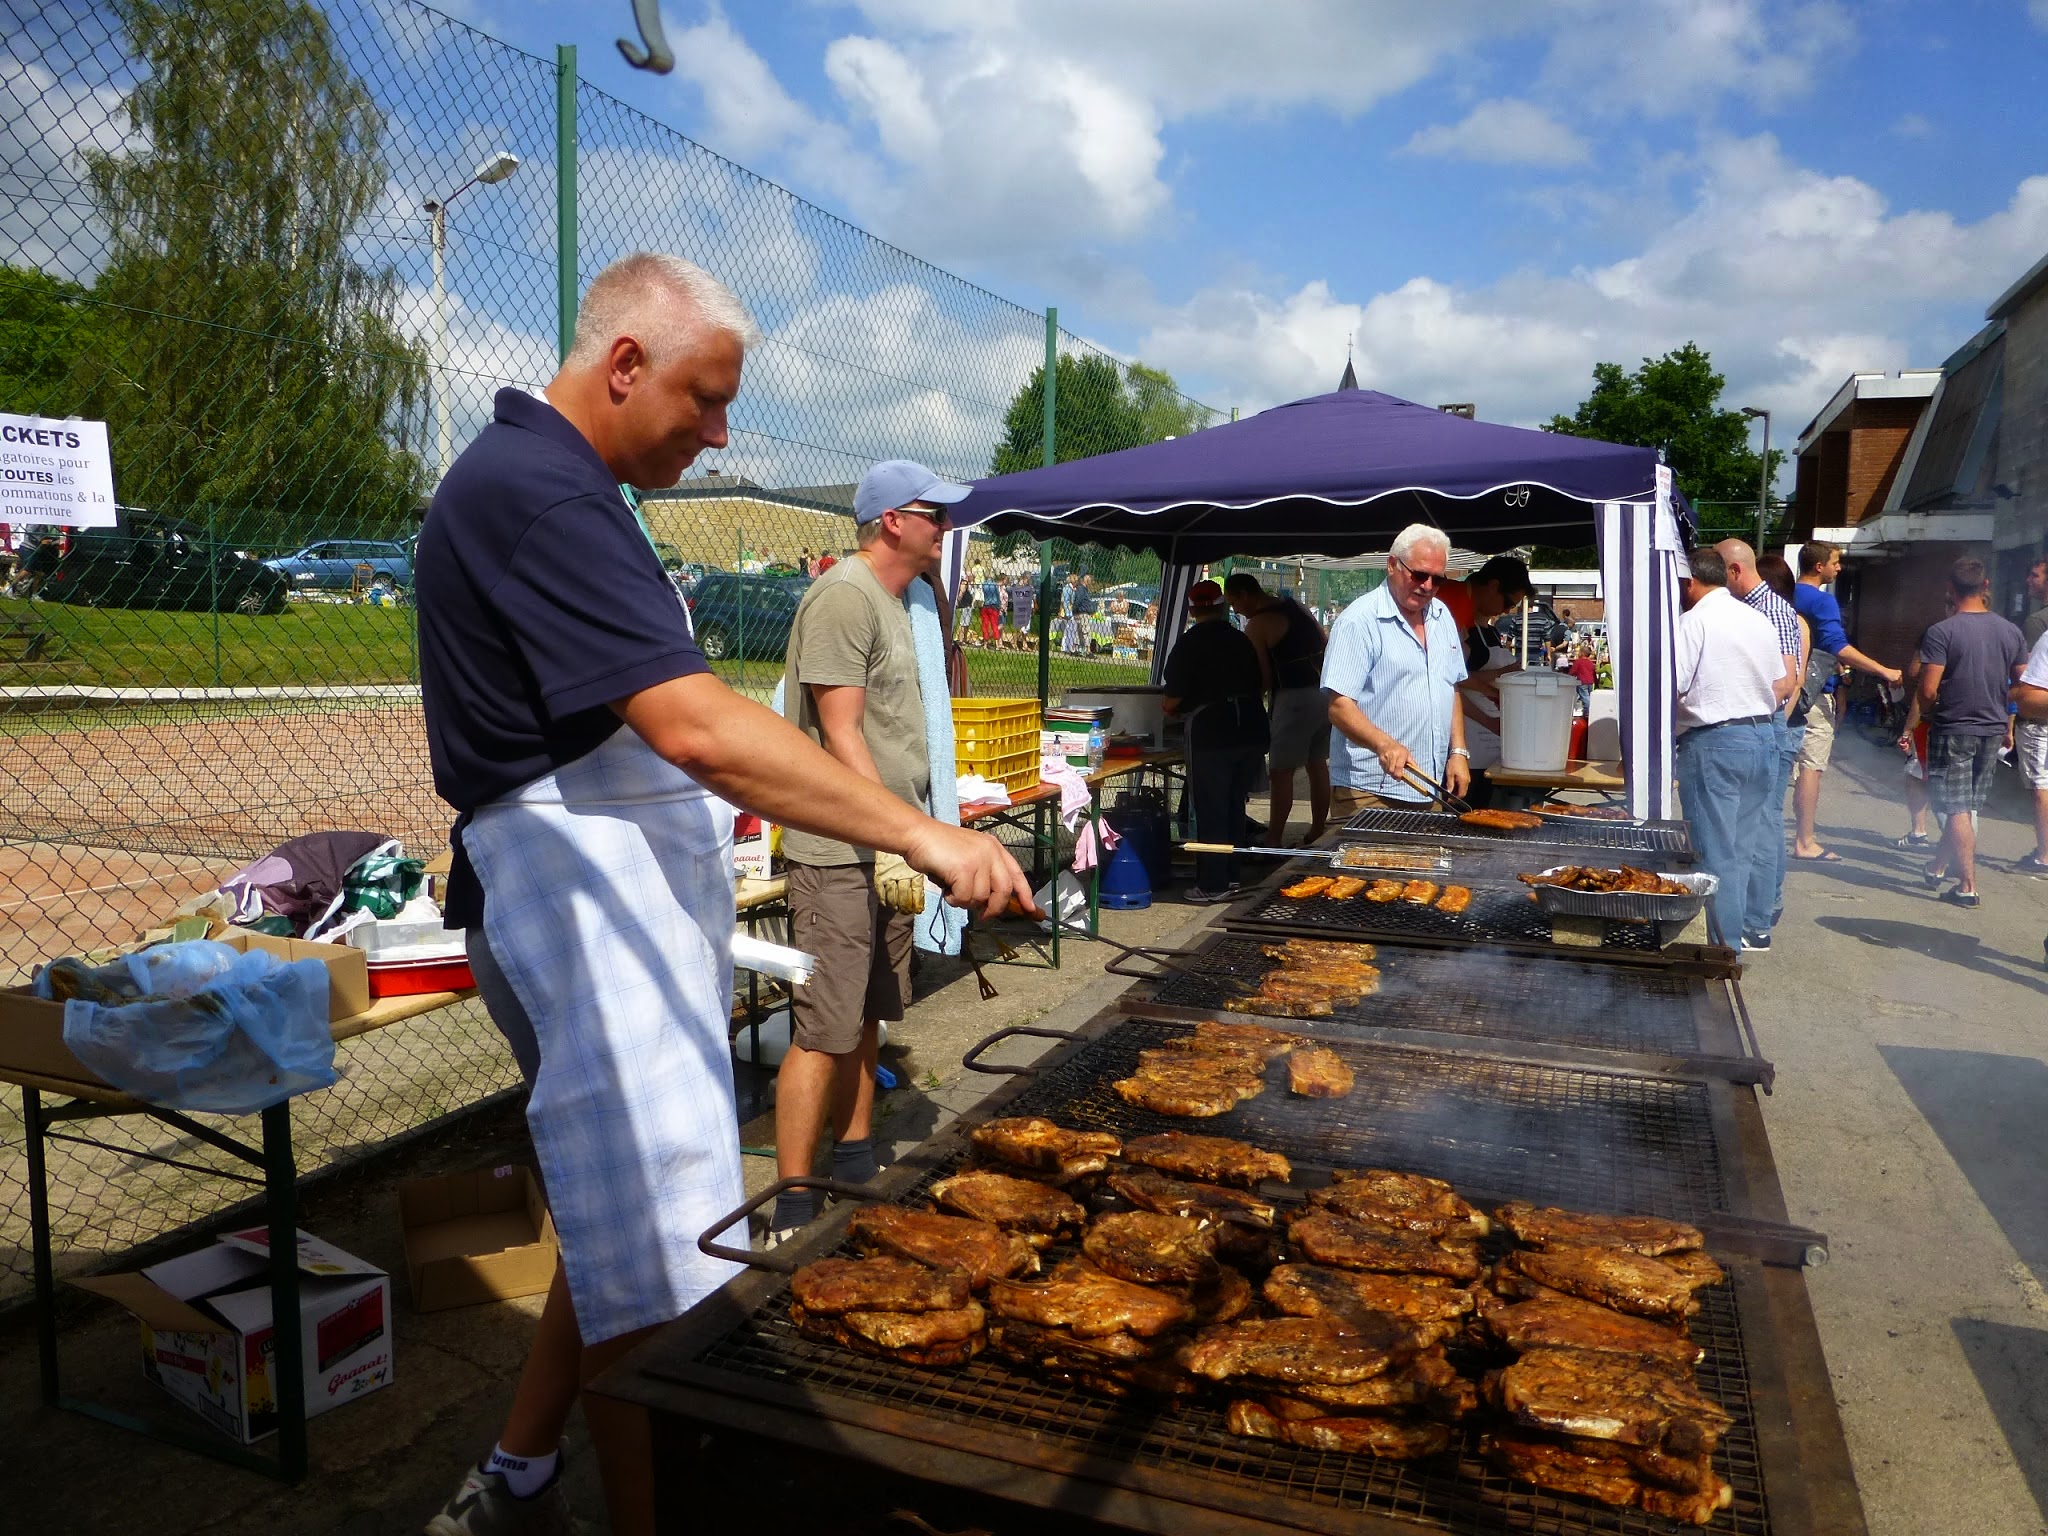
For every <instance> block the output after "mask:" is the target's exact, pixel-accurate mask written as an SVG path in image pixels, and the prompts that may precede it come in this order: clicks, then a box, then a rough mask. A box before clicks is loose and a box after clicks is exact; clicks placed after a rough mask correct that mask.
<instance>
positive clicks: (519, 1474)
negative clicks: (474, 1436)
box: [484, 1445, 562, 1499]
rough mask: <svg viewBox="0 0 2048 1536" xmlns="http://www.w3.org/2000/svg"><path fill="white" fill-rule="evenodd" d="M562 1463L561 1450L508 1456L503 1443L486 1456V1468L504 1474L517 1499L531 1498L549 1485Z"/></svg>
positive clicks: (506, 1483)
mask: <svg viewBox="0 0 2048 1536" xmlns="http://www.w3.org/2000/svg"><path fill="white" fill-rule="evenodd" d="M561 1464H562V1453H561V1452H560V1451H559V1450H554V1451H549V1452H548V1453H547V1455H545V1456H508V1455H506V1454H505V1447H503V1446H502V1445H497V1446H493V1447H491V1454H490V1455H489V1456H487V1457H485V1458H484V1470H485V1471H486V1472H497V1473H501V1474H503V1476H504V1479H505V1486H506V1487H507V1488H508V1489H510V1490H511V1492H512V1497H513V1498H515V1499H530V1498H532V1497H533V1496H534V1495H535V1494H536V1493H539V1492H540V1491H541V1489H543V1488H545V1487H547V1485H548V1479H550V1478H551V1477H553V1476H554V1475H555V1468H556V1467H558V1466H560V1465H561Z"/></svg>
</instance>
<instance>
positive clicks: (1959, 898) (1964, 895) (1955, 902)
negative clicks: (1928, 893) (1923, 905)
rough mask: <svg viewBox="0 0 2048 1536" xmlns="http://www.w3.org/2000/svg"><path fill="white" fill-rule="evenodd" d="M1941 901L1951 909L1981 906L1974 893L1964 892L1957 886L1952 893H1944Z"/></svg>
mask: <svg viewBox="0 0 2048 1536" xmlns="http://www.w3.org/2000/svg"><path fill="white" fill-rule="evenodd" d="M1941 899H1942V900H1943V901H1945V902H1947V903H1948V904H1949V905H1950V906H1952V907H1976V906H1981V905H1982V902H1981V901H1980V900H1979V899H1978V896H1977V893H1976V892H1975V891H1966V890H1964V889H1963V888H1962V887H1961V886H1957V887H1956V889H1954V890H1952V891H1944V892H1943V893H1942V897H1941Z"/></svg>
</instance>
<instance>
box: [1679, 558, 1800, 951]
mask: <svg viewBox="0 0 2048 1536" xmlns="http://www.w3.org/2000/svg"><path fill="white" fill-rule="evenodd" d="M1676 649H1677V660H1678V793H1679V797H1680V799H1681V800H1682V801H1683V803H1684V807H1685V819H1686V820H1687V821H1688V822H1690V823H1691V824H1692V837H1693V843H1694V845H1695V846H1696V847H1698V849H1699V854H1700V863H1701V864H1702V865H1703V866H1704V867H1705V868H1706V870H1707V872H1708V873H1709V874H1711V875H1714V876H1715V877H1717V878H1718V879H1719V881H1720V887H1719V889H1717V890H1716V891H1715V893H1714V902H1713V907H1714V921H1715V923H1716V925H1717V926H1718V927H1719V928H1720V930H1721V940H1722V942H1723V943H1726V944H1730V945H1733V944H1737V943H1739V942H1740V941H1741V938H1742V909H1743V902H1744V897H1745V896H1746V894H1747V892H1748V889H1749V876H1750V870H1751V869H1752V867H1753V866H1754V865H1755V864H1756V861H1757V860H1759V859H1762V858H1766V857H1768V856H1769V845H1768V843H1767V841H1766V839H1767V838H1768V837H1769V836H1771V835H1772V826H1773V823H1772V819H1771V817H1770V815H1769V808H1770V798H1771V784H1772V774H1773V769H1774V767H1775V764H1776V760H1777V751H1776V735H1775V732H1774V729H1773V726H1772V723H1771V717H1772V716H1773V715H1774V714H1775V713H1776V711H1777V708H1778V704H1779V693H1778V689H1777V687H1776V686H1775V685H1777V684H1778V683H1779V682H1780V681H1781V680H1782V679H1783V678H1784V675H1785V661H1784V657H1783V656H1782V655H1780V654H1779V650H1778V634H1777V631H1776V630H1775V629H1773V628H1772V627H1771V621H1770V620H1769V619H1767V618H1765V617H1764V616H1763V615H1762V614H1761V613H1758V612H1757V611H1756V610H1755V609H1754V608H1751V607H1750V606H1749V605H1748V604H1746V603H1743V602H1741V601H1740V600H1738V599H1737V598H1735V597H1734V596H1733V595H1731V594H1730V593H1729V591H1728V563H1727V561H1725V560H1724V559H1723V558H1722V557H1721V554H1720V552H1719V551H1718V550H1713V549H1696V550H1694V551H1693V555H1692V575H1691V577H1690V579H1688V580H1687V581H1686V583H1685V613H1684V615H1683V616H1682V617H1681V618H1680V619H1679V621H1678V634H1677V639H1676Z"/></svg>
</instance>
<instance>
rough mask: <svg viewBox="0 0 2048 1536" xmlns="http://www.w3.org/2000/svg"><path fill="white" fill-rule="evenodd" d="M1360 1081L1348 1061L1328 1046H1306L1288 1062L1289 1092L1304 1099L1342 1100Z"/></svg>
mask: <svg viewBox="0 0 2048 1536" xmlns="http://www.w3.org/2000/svg"><path fill="white" fill-rule="evenodd" d="M1356 1081H1357V1079H1356V1077H1355V1076H1354V1075H1353V1073H1352V1071H1351V1069H1350V1068H1349V1067H1347V1066H1345V1065H1344V1058H1343V1057H1341V1056H1339V1055H1338V1054H1337V1053H1336V1052H1335V1051H1333V1050H1331V1049H1330V1048H1329V1047H1328V1046H1326V1045H1309V1046H1304V1047H1302V1048H1301V1049H1300V1050H1298V1051H1296V1052H1295V1053H1294V1054H1293V1056H1291V1057H1289V1058H1288V1062H1287V1091H1288V1092H1289V1093H1292V1094H1296V1095H1298V1096H1300V1097H1301V1098H1304V1099H1341V1098H1343V1097H1345V1096H1346V1095H1347V1094H1349V1093H1350V1092H1351V1088H1352V1085H1353V1084H1354V1083H1355V1082H1356Z"/></svg>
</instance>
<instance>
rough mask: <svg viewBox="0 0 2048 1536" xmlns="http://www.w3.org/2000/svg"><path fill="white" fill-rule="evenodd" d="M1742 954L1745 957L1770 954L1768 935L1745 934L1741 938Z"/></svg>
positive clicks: (1769, 937)
mask: <svg viewBox="0 0 2048 1536" xmlns="http://www.w3.org/2000/svg"><path fill="white" fill-rule="evenodd" d="M1742 952H1743V953H1744V954H1745V955H1768V954H1769V953H1770V952H1771V936H1770V935H1769V934H1768V933H1745V934H1744V935H1743V936H1742Z"/></svg>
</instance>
